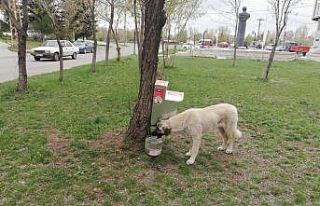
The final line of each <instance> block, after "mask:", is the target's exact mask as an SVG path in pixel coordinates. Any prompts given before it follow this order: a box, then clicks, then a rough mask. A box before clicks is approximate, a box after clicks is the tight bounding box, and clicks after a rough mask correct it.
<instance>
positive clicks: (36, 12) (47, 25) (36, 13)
mask: <svg viewBox="0 0 320 206" xmlns="http://www.w3.org/2000/svg"><path fill="white" fill-rule="evenodd" d="M29 5H30V6H29V8H30V9H29V12H30V15H29V17H30V24H31V27H32V29H33V30H34V31H37V32H39V33H40V40H41V41H42V42H43V41H44V37H45V35H49V34H52V33H53V28H52V26H51V20H50V17H49V16H48V14H47V13H46V12H45V11H43V9H41V8H40V7H39V5H38V4H37V3H36V2H35V1H32V0H31V1H30V3H29Z"/></svg>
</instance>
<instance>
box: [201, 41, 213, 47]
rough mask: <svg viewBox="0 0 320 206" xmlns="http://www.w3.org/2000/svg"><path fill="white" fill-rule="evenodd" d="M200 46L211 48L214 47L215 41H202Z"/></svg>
mask: <svg viewBox="0 0 320 206" xmlns="http://www.w3.org/2000/svg"><path fill="white" fill-rule="evenodd" d="M199 44H200V46H201V47H211V46H213V41H212V40H211V39H200V40H199Z"/></svg>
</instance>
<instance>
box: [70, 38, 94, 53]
mask: <svg viewBox="0 0 320 206" xmlns="http://www.w3.org/2000/svg"><path fill="white" fill-rule="evenodd" d="M73 45H75V46H76V47H79V53H80V54H86V53H88V52H91V53H93V50H94V45H93V43H92V42H90V41H83V40H77V41H75V42H73Z"/></svg>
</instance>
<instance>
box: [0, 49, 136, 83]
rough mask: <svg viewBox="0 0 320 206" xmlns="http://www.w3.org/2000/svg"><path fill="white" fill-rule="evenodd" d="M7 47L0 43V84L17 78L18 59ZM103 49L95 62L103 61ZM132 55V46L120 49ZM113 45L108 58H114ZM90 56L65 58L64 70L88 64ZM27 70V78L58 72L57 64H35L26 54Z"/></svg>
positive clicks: (52, 62)
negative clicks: (73, 58) (74, 58)
mask: <svg viewBox="0 0 320 206" xmlns="http://www.w3.org/2000/svg"><path fill="white" fill-rule="evenodd" d="M7 47H8V45H6V44H3V43H0V83H1V82H6V81H10V80H15V79H17V78H18V58H17V54H16V53H15V52H11V51H9V50H8V49H7ZM104 50H105V47H99V49H98V53H97V61H101V60H104V56H105V52H104ZM132 53H133V45H132V44H128V45H127V46H126V47H122V49H121V55H122V56H127V55H130V54H132ZM116 54H117V53H116V49H115V45H113V44H112V45H111V50H110V58H114V57H116ZM91 59H92V54H79V55H78V58H77V59H76V60H72V59H71V58H69V57H66V58H65V61H64V68H65V69H70V68H72V67H75V66H79V65H83V64H90V63H91V61H92V60H91ZM27 70H28V76H33V75H37V74H44V73H50V72H54V71H58V70H59V62H55V61H51V60H41V61H40V62H36V61H35V60H34V59H33V57H32V56H31V55H30V54H27Z"/></svg>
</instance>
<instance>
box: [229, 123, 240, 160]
mask: <svg viewBox="0 0 320 206" xmlns="http://www.w3.org/2000/svg"><path fill="white" fill-rule="evenodd" d="M226 134H227V136H228V143H227V149H226V153H227V154H231V153H232V152H233V145H234V141H235V139H236V138H239V137H241V132H240V131H239V130H238V129H237V127H236V126H234V127H231V128H230V127H229V128H227V129H226Z"/></svg>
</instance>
